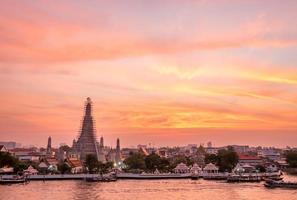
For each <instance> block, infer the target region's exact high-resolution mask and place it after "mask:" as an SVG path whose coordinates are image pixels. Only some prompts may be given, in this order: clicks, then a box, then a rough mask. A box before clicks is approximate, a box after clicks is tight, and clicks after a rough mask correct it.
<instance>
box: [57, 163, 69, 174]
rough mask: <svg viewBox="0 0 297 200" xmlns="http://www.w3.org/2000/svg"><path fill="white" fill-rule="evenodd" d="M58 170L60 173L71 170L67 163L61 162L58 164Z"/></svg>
mask: <svg viewBox="0 0 297 200" xmlns="http://www.w3.org/2000/svg"><path fill="white" fill-rule="evenodd" d="M58 170H59V171H60V172H61V174H66V173H69V172H70V171H71V168H70V167H69V165H67V163H65V162H62V163H60V164H58Z"/></svg>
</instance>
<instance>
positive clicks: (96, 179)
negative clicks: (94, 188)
mask: <svg viewBox="0 0 297 200" xmlns="http://www.w3.org/2000/svg"><path fill="white" fill-rule="evenodd" d="M85 180H86V181H87V182H114V181H117V177H116V176H115V175H108V176H102V175H99V176H94V177H87V178H86V179H85Z"/></svg>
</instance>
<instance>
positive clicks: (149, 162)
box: [144, 153, 161, 171]
mask: <svg viewBox="0 0 297 200" xmlns="http://www.w3.org/2000/svg"><path fill="white" fill-rule="evenodd" d="M144 161H145V166H146V169H147V170H148V171H154V170H156V169H158V168H159V167H160V164H161V157H160V156H159V155H157V154H155V153H152V154H150V155H148V156H146V157H145V159H144Z"/></svg>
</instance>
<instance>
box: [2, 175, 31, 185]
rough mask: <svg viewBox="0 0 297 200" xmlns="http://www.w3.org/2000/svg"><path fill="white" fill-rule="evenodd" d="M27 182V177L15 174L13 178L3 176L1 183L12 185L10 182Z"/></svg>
mask: <svg viewBox="0 0 297 200" xmlns="http://www.w3.org/2000/svg"><path fill="white" fill-rule="evenodd" d="M25 182H27V179H26V178H25V177H21V176H13V177H12V178H2V177H0V184H1V185H10V184H20V183H25Z"/></svg>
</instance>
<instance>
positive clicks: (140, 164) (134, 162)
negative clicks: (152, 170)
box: [124, 153, 145, 170]
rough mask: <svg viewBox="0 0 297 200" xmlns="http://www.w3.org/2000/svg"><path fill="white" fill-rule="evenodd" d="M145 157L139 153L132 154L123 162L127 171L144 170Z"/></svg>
mask: <svg viewBox="0 0 297 200" xmlns="http://www.w3.org/2000/svg"><path fill="white" fill-rule="evenodd" d="M144 158H145V156H144V155H143V154H141V153H132V154H131V155H130V156H129V157H128V158H126V159H125V160H124V163H125V164H126V165H127V167H128V169H140V170H144V169H145V161H144Z"/></svg>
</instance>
